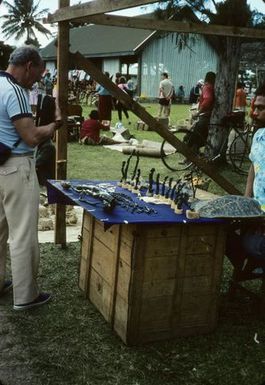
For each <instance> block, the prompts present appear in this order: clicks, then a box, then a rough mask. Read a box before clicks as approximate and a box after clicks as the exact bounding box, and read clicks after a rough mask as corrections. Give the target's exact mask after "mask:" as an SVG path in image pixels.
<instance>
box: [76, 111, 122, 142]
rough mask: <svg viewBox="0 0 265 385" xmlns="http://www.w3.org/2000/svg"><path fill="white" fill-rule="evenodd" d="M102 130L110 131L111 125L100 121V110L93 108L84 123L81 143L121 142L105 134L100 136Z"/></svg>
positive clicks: (81, 131)
mask: <svg viewBox="0 0 265 385" xmlns="http://www.w3.org/2000/svg"><path fill="white" fill-rule="evenodd" d="M100 130H104V131H108V130H109V126H105V125H104V124H102V123H100V121H99V113H98V111H97V110H92V111H91V112H90V114H89V119H86V120H85V121H84V122H83V124H82V127H81V130H80V138H79V143H80V144H90V145H98V144H101V145H104V144H119V143H121V142H118V141H116V140H113V139H112V138H109V137H107V136H105V135H103V136H100Z"/></svg>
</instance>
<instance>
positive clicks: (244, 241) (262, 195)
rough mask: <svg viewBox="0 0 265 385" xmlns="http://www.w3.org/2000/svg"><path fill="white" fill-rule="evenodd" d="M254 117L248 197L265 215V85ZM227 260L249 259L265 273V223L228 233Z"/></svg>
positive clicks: (247, 224)
mask: <svg viewBox="0 0 265 385" xmlns="http://www.w3.org/2000/svg"><path fill="white" fill-rule="evenodd" d="M253 108H254V110H253V117H254V123H255V126H256V133H255V135H254V137H253V140H252V145H251V151H250V155H249V158H250V160H251V166H250V168H249V173H248V178H247V183H246V189H245V196H246V197H250V198H254V199H256V200H257V201H258V202H259V204H260V206H261V209H262V210H263V211H265V192H264V181H265V176H264V151H265V145H264V144H265V83H264V84H262V85H260V86H259V87H258V88H257V90H256V93H255V98H254V102H253ZM226 256H227V257H228V258H229V259H230V260H231V261H232V263H233V262H237V261H238V260H239V259H240V258H241V260H242V262H243V261H244V258H245V256H247V257H248V258H249V259H251V260H252V261H253V262H254V263H257V264H258V266H259V267H262V268H263V270H264V271H265V231H264V222H263V221H262V220H261V221H258V220H255V222H254V221H253V222H250V223H246V226H245V228H244V229H242V228H241V230H240V231H238V230H236V231H230V232H229V233H228V239H227V245H226Z"/></svg>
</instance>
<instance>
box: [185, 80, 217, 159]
mask: <svg viewBox="0 0 265 385" xmlns="http://www.w3.org/2000/svg"><path fill="white" fill-rule="evenodd" d="M214 83H215V73H214V72H207V74H206V76H205V80H204V85H203V87H202V92H201V95H200V98H199V108H198V113H197V117H198V120H197V122H196V123H195V124H194V125H193V127H192V128H191V130H190V132H189V133H188V134H186V135H185V137H184V142H185V143H186V144H187V146H189V147H190V148H191V149H192V150H193V151H194V152H196V153H198V152H199V149H200V148H201V147H202V146H204V145H205V144H206V141H207V136H208V126H209V123H210V118H211V113H212V110H213V106H214Z"/></svg>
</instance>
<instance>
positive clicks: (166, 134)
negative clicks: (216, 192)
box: [70, 52, 241, 195]
mask: <svg viewBox="0 0 265 385" xmlns="http://www.w3.org/2000/svg"><path fill="white" fill-rule="evenodd" d="M70 56H71V59H72V60H73V63H75V64H76V66H77V68H79V69H82V70H84V71H85V72H87V73H89V74H90V75H91V77H92V78H93V79H94V80H96V81H97V82H98V83H100V84H101V85H103V87H105V88H107V89H108V91H110V92H111V94H112V95H113V96H115V97H116V98H117V99H119V100H121V101H122V102H123V103H124V104H125V106H126V107H127V108H128V109H130V110H131V111H132V112H133V113H134V114H135V115H137V116H138V117H139V118H140V119H142V120H143V121H144V122H145V123H146V124H147V125H149V126H150V127H152V129H153V130H154V131H156V132H157V133H158V134H159V135H160V136H161V137H162V138H164V139H166V140H167V141H168V142H169V143H170V144H171V145H172V146H174V147H175V148H176V149H177V150H178V151H179V152H180V153H181V154H183V155H184V156H186V157H187V159H188V160H190V161H192V162H193V163H194V164H195V165H196V166H198V167H199V168H200V169H201V170H202V171H203V172H204V173H205V174H207V175H208V176H209V177H210V178H212V179H213V180H214V181H215V182H216V183H217V184H218V185H219V186H221V187H222V188H223V189H224V190H225V191H227V192H228V193H229V194H236V195H241V192H240V191H239V190H237V188H235V187H234V186H233V185H232V184H231V183H230V182H229V181H228V180H226V179H225V178H224V177H223V176H222V175H220V174H218V172H217V171H216V168H214V167H212V166H210V165H209V164H208V163H207V162H205V161H204V160H203V159H201V158H199V157H198V156H197V155H195V154H194V153H193V152H191V151H190V149H189V147H187V146H186V145H185V144H184V143H182V142H181V141H180V140H179V139H178V138H177V137H176V136H175V135H174V134H173V133H172V132H170V131H169V130H168V129H167V128H166V127H165V126H163V124H161V123H159V122H158V121H157V120H156V119H155V118H153V116H151V115H150V114H149V113H148V112H147V111H146V110H145V109H144V108H143V107H142V106H141V105H140V104H138V103H136V102H135V101H134V100H133V99H132V98H131V97H130V96H129V95H128V94H126V93H125V92H124V91H122V90H121V89H120V88H119V87H118V86H117V85H116V84H114V83H113V82H112V81H111V80H110V79H109V78H107V77H106V76H105V75H104V74H103V73H102V72H101V71H100V70H99V69H98V68H97V67H96V66H95V65H94V64H93V63H92V62H91V61H90V60H88V59H86V58H85V57H84V56H83V55H81V54H80V53H79V52H76V53H75V54H73V53H70Z"/></svg>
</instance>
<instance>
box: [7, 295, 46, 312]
mask: <svg viewBox="0 0 265 385" xmlns="http://www.w3.org/2000/svg"><path fill="white" fill-rule="evenodd" d="M51 298H52V295H51V294H49V293H40V294H39V295H38V297H37V298H36V299H34V301H32V302H28V303H23V304H22V305H14V306H13V309H14V310H27V309H31V308H33V307H36V306H41V305H44V304H45V303H46V302H48V301H50V299H51Z"/></svg>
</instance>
